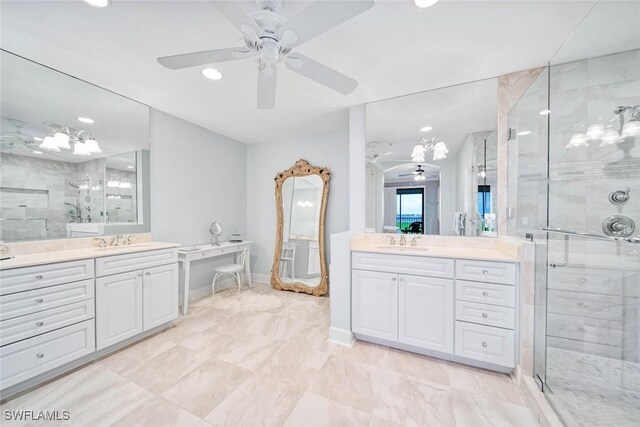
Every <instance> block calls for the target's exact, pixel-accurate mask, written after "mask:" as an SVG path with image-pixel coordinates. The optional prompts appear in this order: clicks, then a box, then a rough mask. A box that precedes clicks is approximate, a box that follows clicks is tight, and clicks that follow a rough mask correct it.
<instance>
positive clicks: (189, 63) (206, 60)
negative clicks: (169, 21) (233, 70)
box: [158, 47, 255, 70]
mask: <svg viewBox="0 0 640 427" xmlns="http://www.w3.org/2000/svg"><path fill="white" fill-rule="evenodd" d="M252 55H255V53H254V52H252V51H250V50H249V49H244V48H241V47H228V48H225V49H214V50H203V51H201V52H193V53H183V54H181V55H172V56H163V57H161V58H158V62H159V63H160V65H164V66H165V67H167V68H170V69H172V70H179V69H181V68H189V67H195V66H198V65H206V64H213V63H216V62H226V61H235V60H237V59H242V58H247V57H249V56H252Z"/></svg>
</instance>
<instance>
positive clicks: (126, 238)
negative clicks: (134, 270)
mask: <svg viewBox="0 0 640 427" xmlns="http://www.w3.org/2000/svg"><path fill="white" fill-rule="evenodd" d="M132 237H133V236H127V237H125V238H124V243H123V244H124V245H127V246H128V245H130V244H131V238H132Z"/></svg>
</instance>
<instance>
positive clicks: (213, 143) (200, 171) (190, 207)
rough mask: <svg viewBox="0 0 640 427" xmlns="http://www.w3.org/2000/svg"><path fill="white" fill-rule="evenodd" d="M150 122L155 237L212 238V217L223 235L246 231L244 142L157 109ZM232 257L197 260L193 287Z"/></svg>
mask: <svg viewBox="0 0 640 427" xmlns="http://www.w3.org/2000/svg"><path fill="white" fill-rule="evenodd" d="M149 125H150V135H151V161H150V162H151V167H150V170H151V234H152V236H153V239H154V240H157V241H161V242H175V243H180V244H184V245H192V244H197V243H208V242H209V241H210V237H211V236H210V234H209V226H210V225H211V223H212V222H213V221H219V222H220V223H221V224H222V226H223V227H224V235H223V236H222V239H223V240H226V239H228V238H229V236H230V235H231V233H235V232H238V233H241V234H242V235H243V236H244V235H246V223H247V213H246V211H247V209H246V207H247V205H246V203H247V198H246V189H247V159H246V153H247V149H246V145H245V144H243V143H241V142H238V141H235V140H232V139H229V138H227V137H225V136H222V135H219V134H217V133H215V132H211V131H209V130H207V129H204V128H201V127H199V126H196V125H194V124H192V123H189V122H186V121H184V120H181V119H178V118H176V117H173V116H170V115H168V114H165V113H162V112H160V111H157V110H154V109H151V112H150V124H149ZM229 260H230V259H225V257H221V258H220V259H217V260H216V261H215V262H210V261H208V262H201V263H194V264H193V269H192V270H191V277H192V278H191V289H192V290H193V289H197V288H201V287H203V286H209V285H210V284H211V280H212V279H213V267H214V265H216V264H219V263H228V262H229ZM181 289H182V287H181Z"/></svg>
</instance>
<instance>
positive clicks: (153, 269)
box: [96, 249, 178, 350]
mask: <svg viewBox="0 0 640 427" xmlns="http://www.w3.org/2000/svg"><path fill="white" fill-rule="evenodd" d="M139 266H144V267H147V268H143V269H140V268H139ZM136 267H138V268H136ZM126 270H129V271H126ZM122 271H126V272H124V273H122ZM96 272H97V274H98V275H102V277H98V278H97V279H96V344H97V349H98V350H101V349H104V348H107V347H109V346H111V345H114V344H117V343H119V342H121V341H123V340H125V339H127V338H131V337H133V336H136V335H138V334H140V333H142V332H144V331H148V330H150V329H153V328H155V327H156V326H160V325H162V324H164V323H167V322H170V321H171V320H174V319H176V318H177V317H178V263H177V252H176V251H175V250H173V249H168V250H159V251H151V252H141V253H133V254H125V255H114V256H111V257H104V258H97V259H96ZM112 272H118V273H119V274H109V273H112Z"/></svg>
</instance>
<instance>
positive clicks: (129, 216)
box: [106, 168, 138, 222]
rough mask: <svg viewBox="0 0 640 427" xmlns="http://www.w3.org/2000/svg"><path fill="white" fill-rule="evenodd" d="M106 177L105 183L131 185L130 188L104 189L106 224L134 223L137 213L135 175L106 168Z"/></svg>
mask: <svg viewBox="0 0 640 427" xmlns="http://www.w3.org/2000/svg"><path fill="white" fill-rule="evenodd" d="M106 175H107V179H106V182H109V181H120V182H128V183H129V184H131V188H107V189H106V197H107V200H106V204H107V215H108V218H107V219H106V222H136V221H137V212H138V211H137V205H136V193H137V187H136V173H135V172H130V171H123V170H120V169H112V168H107V172H106Z"/></svg>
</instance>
